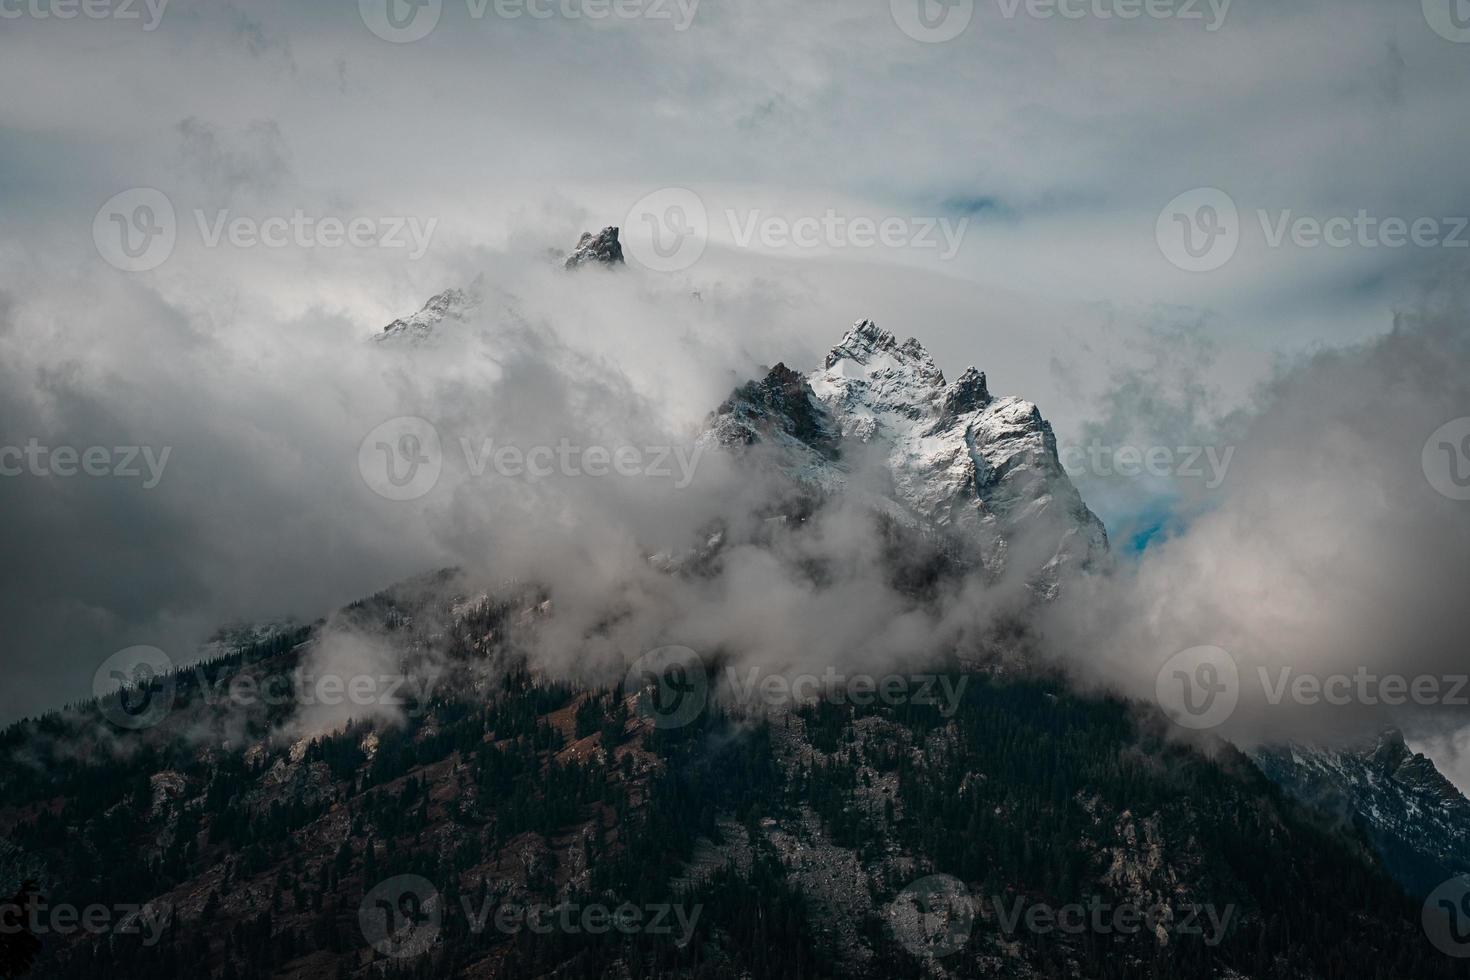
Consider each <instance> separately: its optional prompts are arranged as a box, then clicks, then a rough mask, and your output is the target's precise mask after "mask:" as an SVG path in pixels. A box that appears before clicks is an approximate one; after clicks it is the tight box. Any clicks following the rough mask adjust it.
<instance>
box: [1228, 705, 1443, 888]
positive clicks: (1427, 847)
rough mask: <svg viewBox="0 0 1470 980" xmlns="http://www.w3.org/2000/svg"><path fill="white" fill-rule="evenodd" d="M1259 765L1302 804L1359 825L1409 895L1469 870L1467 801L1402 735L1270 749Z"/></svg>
mask: <svg viewBox="0 0 1470 980" xmlns="http://www.w3.org/2000/svg"><path fill="white" fill-rule="evenodd" d="M1255 761H1256V764H1257V765H1258V766H1260V768H1261V771H1263V772H1264V773H1265V774H1266V775H1267V776H1269V777H1270V778H1271V779H1272V780H1273V781H1274V782H1276V783H1277V784H1278V785H1280V786H1281V787H1282V788H1283V789H1285V790H1287V792H1289V793H1291V794H1292V795H1293V796H1295V797H1297V798H1298V799H1300V800H1301V801H1302V802H1304V803H1307V804H1309V805H1311V806H1312V807H1314V808H1316V809H1318V810H1321V811H1323V812H1325V813H1328V814H1331V815H1333V816H1336V817H1337V818H1338V819H1341V820H1342V821H1344V822H1346V823H1351V824H1354V825H1357V826H1360V827H1362V828H1363V829H1364V830H1365V831H1366V832H1367V834H1368V837H1369V839H1371V840H1372V841H1373V843H1374V845H1375V846H1376V847H1377V848H1378V850H1379V853H1380V854H1381V856H1382V858H1383V862H1384V865H1385V866H1386V867H1387V868H1388V870H1389V871H1390V873H1392V874H1393V875H1394V876H1395V877H1396V878H1398V880H1399V882H1400V883H1401V884H1403V886H1404V887H1405V888H1406V889H1407V890H1409V891H1410V892H1411V893H1424V892H1428V891H1429V890H1431V889H1433V888H1434V887H1435V886H1436V885H1438V884H1439V883H1440V882H1442V881H1444V880H1445V879H1447V878H1449V877H1450V876H1452V875H1455V874H1460V873H1464V872H1470V800H1466V799H1465V797H1464V795H1463V794H1462V793H1461V792H1460V791H1459V790H1458V789H1456V788H1455V786H1454V784H1453V783H1451V782H1450V781H1449V780H1448V779H1446V778H1445V777H1444V776H1443V775H1442V774H1441V773H1440V772H1439V770H1438V769H1436V768H1435V767H1434V763H1433V762H1431V761H1430V760H1429V759H1428V758H1426V757H1425V756H1423V755H1421V754H1419V753H1416V752H1414V751H1412V750H1411V749H1410V748H1409V747H1408V746H1407V745H1406V744H1404V736H1403V734H1402V733H1401V732H1399V731H1397V730H1394V729H1389V730H1388V731H1385V732H1384V733H1383V734H1382V735H1380V736H1379V738H1378V740H1377V742H1376V743H1374V744H1373V745H1371V746H1364V747H1362V748H1359V749H1356V750H1354V749H1336V750H1329V749H1319V748H1314V747H1310V746H1302V745H1289V746H1272V747H1267V748H1262V749H1259V750H1257V751H1256V752H1255Z"/></svg>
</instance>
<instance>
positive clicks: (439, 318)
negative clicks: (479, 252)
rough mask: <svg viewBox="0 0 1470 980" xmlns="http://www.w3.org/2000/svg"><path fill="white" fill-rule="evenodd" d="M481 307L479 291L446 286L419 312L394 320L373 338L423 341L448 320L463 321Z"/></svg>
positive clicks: (407, 341)
mask: <svg viewBox="0 0 1470 980" xmlns="http://www.w3.org/2000/svg"><path fill="white" fill-rule="evenodd" d="M479 308H480V296H479V293H478V292H476V291H475V290H473V289H468V290H466V289H446V290H444V292H442V293H438V294H437V295H435V296H432V297H430V299H429V301H428V302H427V303H425V304H424V305H423V308H421V309H420V310H419V311H418V312H417V313H415V314H413V315H412V316H409V317H401V318H399V319H397V320H394V321H393V322H392V323H390V324H388V325H387V326H386V327H384V328H383V329H382V331H381V332H379V333H378V334H377V335H376V336H375V337H374V338H373V339H374V340H376V341H378V342H380V343H382V342H391V343H408V344H422V343H424V342H426V341H428V340H429V339H430V338H432V337H433V336H434V334H435V330H436V328H437V327H438V326H439V325H440V324H441V323H443V322H444V321H446V320H448V321H451V322H458V323H463V322H464V321H465V320H467V319H469V318H470V317H471V316H473V315H474V314H475V313H476V312H477V311H478V310H479Z"/></svg>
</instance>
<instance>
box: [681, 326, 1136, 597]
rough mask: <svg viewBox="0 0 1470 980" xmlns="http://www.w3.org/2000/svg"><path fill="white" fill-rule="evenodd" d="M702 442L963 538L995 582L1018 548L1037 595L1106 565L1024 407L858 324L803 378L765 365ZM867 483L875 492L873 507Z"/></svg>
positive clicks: (1103, 547) (1049, 440)
mask: <svg viewBox="0 0 1470 980" xmlns="http://www.w3.org/2000/svg"><path fill="white" fill-rule="evenodd" d="M704 438H705V439H706V440H707V441H708V442H710V443H713V444H714V445H717V446H719V447H721V448H723V449H725V450H727V451H732V452H736V453H741V452H745V451H746V450H747V449H748V447H751V446H753V445H756V444H760V443H764V444H767V445H769V446H771V447H773V448H774V449H775V450H776V453H775V459H776V460H777V465H778V466H779V467H780V468H781V469H782V470H784V471H785V472H786V473H787V474H788V475H789V476H791V477H792V478H794V479H796V480H798V481H800V482H802V483H805V484H808V485H811V486H813V487H815V488H817V489H819V490H820V491H822V492H826V493H849V494H852V495H854V496H857V497H860V498H864V499H866V500H867V501H868V502H869V503H873V504H874V505H875V506H876V507H877V508H878V509H880V510H883V511H885V512H887V513H890V514H892V515H894V516H896V517H898V518H899V519H900V520H902V521H905V522H906V523H910V524H915V525H919V526H923V527H927V528H930V529H935V530H939V531H944V532H952V533H956V534H958V535H960V536H962V537H965V538H968V539H970V540H972V541H973V542H975V543H976V544H977V545H978V547H979V549H980V552H981V554H982V555H983V556H984V559H983V560H984V562H985V564H986V565H987V566H988V567H990V568H992V569H993V570H995V571H999V570H1000V569H1001V568H1003V567H1005V565H1006V562H1007V556H1008V553H1012V554H1014V553H1016V552H1017V549H1018V547H1020V548H1021V549H1022V554H1021V555H1020V556H1019V561H1020V562H1021V566H1022V568H1024V570H1025V571H1026V572H1027V574H1028V575H1031V576H1033V578H1034V582H1035V583H1036V585H1037V587H1038V589H1039V591H1040V592H1041V593H1043V594H1046V595H1050V594H1053V593H1054V592H1055V590H1056V587H1057V583H1058V581H1059V579H1060V578H1061V577H1062V576H1063V575H1064V574H1065V573H1066V572H1067V571H1068V570H1072V569H1077V568H1081V567H1085V566H1087V565H1089V564H1091V563H1093V562H1096V561H1099V560H1101V559H1103V558H1104V557H1105V556H1106V554H1107V547H1108V545H1107V534H1106V532H1105V531H1104V529H1103V526H1102V522H1101V521H1099V520H1098V519H1097V517H1096V516H1095V515H1093V513H1092V512H1091V511H1089V510H1088V509H1087V507H1086V505H1084V504H1083V502H1082V498H1081V496H1080V495H1079V494H1078V493H1077V490H1076V488H1075V487H1074V486H1073V485H1072V481H1071V480H1070V479H1069V478H1068V477H1067V474H1066V473H1065V472H1064V471H1063V469H1062V467H1061V463H1060V461H1059V460H1058V458H1057V450H1056V438H1055V436H1053V434H1052V430H1051V426H1050V425H1049V424H1048V423H1047V422H1046V421H1045V420H1044V419H1043V418H1042V417H1041V413H1040V412H1038V411H1037V409H1036V406H1035V405H1033V404H1032V403H1031V402H1028V401H1025V400H1023V399H1020V398H999V399H997V398H994V397H993V396H992V395H991V394H990V391H989V388H988V387H987V385H986V380H985V375H984V374H982V373H981V372H980V371H978V370H976V369H975V368H973V367H971V368H967V369H966V370H965V371H964V372H963V373H961V375H960V377H959V378H958V379H956V380H955V381H954V382H953V383H946V381H945V379H944V374H943V372H941V371H940V370H939V368H938V367H937V366H936V365H935V364H934V361H933V359H932V358H931V357H930V356H929V352H928V351H926V350H925V349H924V347H923V345H922V344H920V343H919V342H918V341H917V340H914V339H912V338H911V339H909V340H905V341H902V342H900V341H898V340H897V339H896V338H895V337H894V336H893V335H892V334H890V333H888V332H887V331H884V330H880V329H879V328H878V327H877V326H876V325H875V324H874V323H873V322H872V321H870V320H863V321H860V322H858V323H857V324H856V325H854V326H853V328H852V329H851V330H849V331H848V332H847V334H846V335H845V336H844V337H843V338H842V340H841V341H840V342H839V343H838V344H837V346H835V347H833V348H832V350H831V352H830V353H828V354H827V356H826V358H825V359H824V361H823V366H822V367H821V368H820V369H818V370H816V371H813V372H811V373H810V374H808V375H806V376H805V377H802V376H800V375H798V374H797V373H796V372H795V371H792V370H791V369H789V368H787V367H786V366H785V365H777V366H776V367H775V368H773V369H772V370H771V372H770V373H769V374H768V375H767V376H766V377H765V378H764V379H762V380H760V381H753V382H750V383H748V384H746V385H744V386H742V387H740V388H738V389H736V391H735V392H734V393H732V394H731V396H730V398H729V399H728V400H727V401H726V402H725V403H724V404H723V405H721V406H720V408H719V409H718V410H716V412H715V414H714V415H713V416H711V418H710V420H709V424H708V431H707V432H706V433H705V436H704ZM874 471H876V473H875V472H874ZM874 475H877V476H878V477H880V482H882V483H886V487H884V488H883V489H882V490H880V491H878V492H877V493H876V494H875V493H874V492H873V491H872V490H870V489H869V488H870V487H871V486H872V485H873V481H872V479H871V478H872V477H873V476H874ZM1023 528H1024V530H1025V535H1024V541H1021V540H1020V538H1021V537H1022V536H1021V534H1020V532H1021V531H1022V529H1023Z"/></svg>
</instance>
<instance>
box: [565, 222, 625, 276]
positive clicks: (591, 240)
mask: <svg viewBox="0 0 1470 980" xmlns="http://www.w3.org/2000/svg"><path fill="white" fill-rule="evenodd" d="M589 262H596V263H600V264H602V265H622V264H623V246H622V244H621V243H620V242H619V241H618V229H617V227H616V226H615V225H608V226H607V227H606V228H604V229H602V231H600V232H598V233H597V234H596V235H594V234H592V233H591V232H590V231H584V232H582V237H581V238H580V239H578V240H577V247H576V248H574V249H573V250H572V254H571V255H568V256H567V261H566V267H567V268H568V269H575V268H577V267H578V266H580V265H586V264H587V263H589Z"/></svg>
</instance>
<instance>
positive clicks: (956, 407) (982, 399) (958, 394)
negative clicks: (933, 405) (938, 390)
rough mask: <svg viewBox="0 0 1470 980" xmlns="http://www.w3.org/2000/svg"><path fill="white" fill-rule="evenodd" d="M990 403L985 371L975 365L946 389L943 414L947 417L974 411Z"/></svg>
mask: <svg viewBox="0 0 1470 980" xmlns="http://www.w3.org/2000/svg"><path fill="white" fill-rule="evenodd" d="M988 404H990V389H989V388H988V387H986V384H985V372H983V371H977V370H976V369H975V368H974V366H973V365H972V366H971V367H967V368H965V370H964V372H963V373H961V374H960V376H959V377H958V378H956V379H955V380H954V383H952V384H951V385H950V386H949V387H948V388H946V389H945V390H944V410H943V414H944V415H945V417H947V418H953V417H955V416H958V415H963V414H965V413H966V412H973V411H975V410H976V409H977V408H984V407H985V406H986V405H988Z"/></svg>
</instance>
